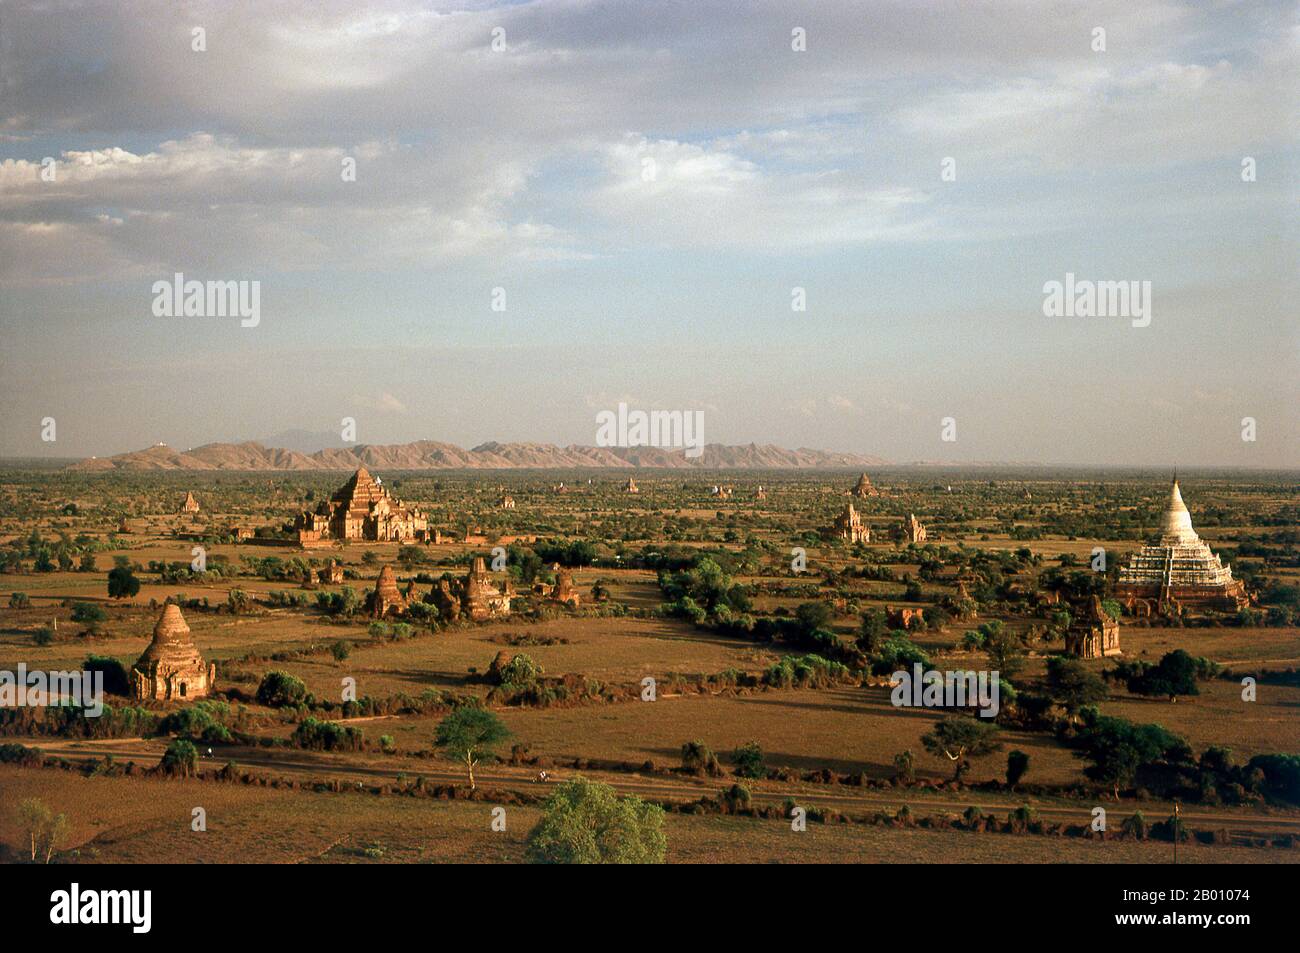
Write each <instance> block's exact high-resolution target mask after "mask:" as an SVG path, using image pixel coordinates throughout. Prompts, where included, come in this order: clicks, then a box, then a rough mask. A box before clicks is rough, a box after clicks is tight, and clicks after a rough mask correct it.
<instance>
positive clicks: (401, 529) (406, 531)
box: [294, 467, 429, 543]
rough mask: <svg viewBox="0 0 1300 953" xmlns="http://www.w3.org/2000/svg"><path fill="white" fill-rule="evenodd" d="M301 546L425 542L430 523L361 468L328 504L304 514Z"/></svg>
mask: <svg viewBox="0 0 1300 953" xmlns="http://www.w3.org/2000/svg"><path fill="white" fill-rule="evenodd" d="M294 529H295V530H296V531H297V534H298V542H299V543H309V542H315V541H317V540H322V539H368V540H375V541H394V540H398V541H401V540H414V539H418V540H423V539H424V538H425V537H426V536H427V535H428V533H429V521H428V520H427V519H426V518H425V516H424V514H423V513H422V512H420V510H419V509H418V508H416V507H413V506H407V505H406V504H405V503H403V502H402V501H401V500H398V499H394V498H393V497H392V496H391V495H390V494H389V492H388V488H387V487H385V486H384V485H383V484H381V483H380V481H379V480H376V479H375V478H374V477H372V476H371V475H370V473H369V471H368V470H366V468H365V467H361V468H360V469H359V470H357V472H356V473H354V474H352V478H351V479H350V480H348V482H347V483H345V484H343V486H341V487H340V488H339V489H338V490H336V491H335V493H334V495H333V496H331V497H330V498H329V500H328V501H322V502H321V503H320V505H319V506H317V507H316V509H315V510H314V511H311V510H308V511H306V512H303V513H300V514H299V515H298V518H297V519H296V520H295V522H294Z"/></svg>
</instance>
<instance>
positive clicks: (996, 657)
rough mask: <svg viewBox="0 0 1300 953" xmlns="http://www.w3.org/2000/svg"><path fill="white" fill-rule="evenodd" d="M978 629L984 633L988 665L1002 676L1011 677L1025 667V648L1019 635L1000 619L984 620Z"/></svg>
mask: <svg viewBox="0 0 1300 953" xmlns="http://www.w3.org/2000/svg"><path fill="white" fill-rule="evenodd" d="M979 631H980V632H981V633H983V635H984V651H985V652H986V653H987V654H988V657H989V665H990V666H991V667H992V668H993V669H994V670H995V671H996V672H997V673H998V674H999V675H1001V676H1002V677H1003V678H1011V677H1012V676H1014V675H1015V674H1016V673H1017V672H1019V671H1020V670H1021V669H1022V668H1024V667H1025V648H1024V646H1023V645H1021V644H1020V637H1019V636H1017V635H1016V634H1015V633H1014V632H1012V631H1011V630H1010V629H1008V628H1006V627H1005V626H1003V624H1002V623H1001V622H1000V621H997V620H995V621H993V622H985V623H984V624H983V625H982V626H980V628H979Z"/></svg>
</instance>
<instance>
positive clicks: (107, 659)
mask: <svg viewBox="0 0 1300 953" xmlns="http://www.w3.org/2000/svg"><path fill="white" fill-rule="evenodd" d="M81 667H82V669H83V670H84V671H87V672H103V673H104V691H106V692H108V693H109V694H110V695H129V694H131V679H130V676H129V675H127V672H126V666H125V665H123V664H122V663H121V662H119V661H118V660H117V659H115V658H112V657H111V656H108V655H87V656H86V661H85V662H83V663H82V666H81Z"/></svg>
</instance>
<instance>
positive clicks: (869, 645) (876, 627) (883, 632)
mask: <svg viewBox="0 0 1300 953" xmlns="http://www.w3.org/2000/svg"><path fill="white" fill-rule="evenodd" d="M888 635H889V623H888V622H886V620H885V610H884V609H870V610H868V611H866V612H864V613H862V625H861V626H860V627H859V629H858V643H857V644H858V648H859V649H861V650H862V652H863V654H865V655H874V654H875V653H876V650H877V649H878V648H879V647H880V644H881V643H882V642H883V641H884V640H885V638H886V636H888Z"/></svg>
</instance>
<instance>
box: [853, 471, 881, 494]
mask: <svg viewBox="0 0 1300 953" xmlns="http://www.w3.org/2000/svg"><path fill="white" fill-rule="evenodd" d="M849 495H850V496H856V497H857V498H858V499H860V500H865V499H866V498H867V497H869V496H879V495H880V491H879V490H877V489H876V488H875V487H874V486H872V485H871V477H869V476H867V475H866V474H865V473H864V474H862V476H860V477H858V484H857V486H855V487H854V488H853V489H851V490H850V491H849Z"/></svg>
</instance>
